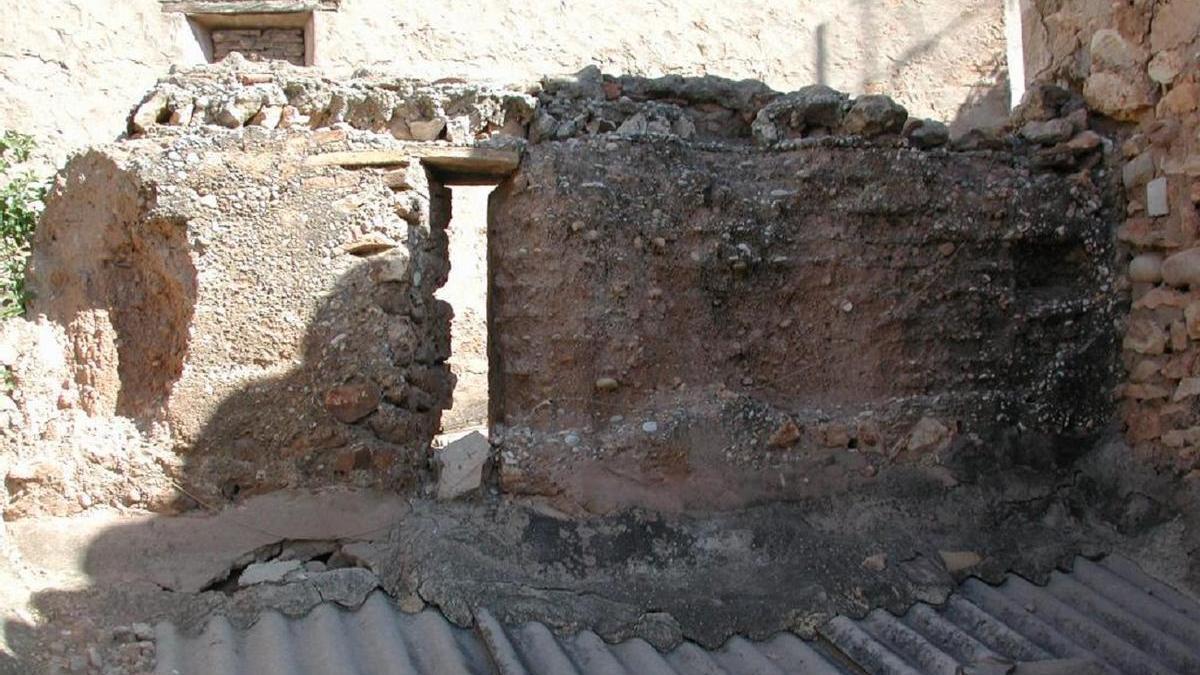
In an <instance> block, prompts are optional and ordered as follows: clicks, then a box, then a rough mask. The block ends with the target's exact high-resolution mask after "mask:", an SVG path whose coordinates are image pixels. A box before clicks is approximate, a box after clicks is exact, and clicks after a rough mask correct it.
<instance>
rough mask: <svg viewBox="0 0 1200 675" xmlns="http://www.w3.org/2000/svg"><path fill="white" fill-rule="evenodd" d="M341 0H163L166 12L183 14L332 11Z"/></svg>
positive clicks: (163, 7)
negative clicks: (237, 0) (240, 0)
mask: <svg viewBox="0 0 1200 675" xmlns="http://www.w3.org/2000/svg"><path fill="white" fill-rule="evenodd" d="M339 2H341V0H247V1H245V2H234V1H231V0H163V2H162V10H163V11H164V12H182V13H183V14H278V13H291V12H314V11H332V10H336V9H337V8H338V3H339Z"/></svg>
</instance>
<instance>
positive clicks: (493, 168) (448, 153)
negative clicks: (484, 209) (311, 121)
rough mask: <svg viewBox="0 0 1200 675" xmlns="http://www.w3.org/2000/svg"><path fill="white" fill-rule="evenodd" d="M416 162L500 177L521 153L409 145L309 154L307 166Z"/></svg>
mask: <svg viewBox="0 0 1200 675" xmlns="http://www.w3.org/2000/svg"><path fill="white" fill-rule="evenodd" d="M413 160H418V161H420V162H421V163H422V164H424V165H425V166H428V167H431V168H434V169H437V170H439V171H442V172H446V173H449V174H463V175H470V176H492V177H496V178H503V177H504V176H507V175H508V174H510V173H512V172H513V171H515V170H516V168H517V165H518V164H520V162H521V153H519V152H517V151H516V150H497V149H494V148H461V147H453V146H445V145H428V146H409V147H407V148H404V149H402V150H352V151H349V152H326V153H323V154H320V155H310V156H308V157H307V158H305V160H304V163H305V164H307V165H308V166H344V167H347V168H360V167H368V166H382V167H399V166H408V165H409V164H410V163H412V161H413Z"/></svg>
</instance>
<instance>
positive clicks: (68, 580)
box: [8, 490, 409, 592]
mask: <svg viewBox="0 0 1200 675" xmlns="http://www.w3.org/2000/svg"><path fill="white" fill-rule="evenodd" d="M408 510H409V507H408V505H407V503H406V501H405V500H404V499H403V498H402V497H400V496H398V495H392V494H386V493H382V492H376V491H350V490H326V491H320V492H310V491H303V490H298V491H280V492H275V493H271V494H268V495H263V496H260V497H253V498H250V499H247V500H246V501H245V502H243V503H242V504H239V505H237V506H234V507H230V508H228V509H225V510H223V511H221V512H220V513H217V514H195V515H186V516H177V517H172V518H164V517H161V516H153V515H149V514H141V515H132V516H131V515H122V514H118V513H116V512H113V511H98V512H97V513H94V514H89V515H87V516H84V517H75V518H36V519H24V520H17V521H13V522H11V523H8V529H9V533H10V535H11V541H12V542H13V543H14V544H15V545H16V547H17V549H18V550H19V551H20V554H21V555H22V556H23V557H24V559H25V560H26V561H27V562H28V563H29V564H31V565H33V566H35V567H39V568H41V569H43V570H45V571H46V575H45V576H46V578H53V579H54V583H55V585H56V586H58V587H59V588H65V589H71V588H83V587H87V586H89V585H95V584H112V583H118V584H119V583H122V582H126V581H131V580H137V581H150V582H153V583H155V584H157V585H159V586H162V587H163V588H167V589H170V590H174V591H183V592H197V591H200V590H201V589H203V588H205V587H206V586H208V585H209V584H210V583H212V582H213V581H216V580H219V579H222V578H224V577H225V576H226V575H227V574H228V573H229V570H230V568H231V567H232V565H233V563H234V561H236V560H237V559H238V558H239V557H241V556H242V555H244V554H245V553H247V552H250V551H254V550H255V549H258V548H260V547H262V546H266V545H268V544H271V543H275V542H279V541H282V540H286V539H294V540H303V539H313V540H339V539H342V540H346V539H353V540H364V539H370V538H373V537H382V536H383V535H384V534H386V532H387V530H388V528H390V527H392V526H394V525H395V524H396V523H397V522H398V521H400V520H401V519H402V518H403V517H404V515H405V514H406V513H408Z"/></svg>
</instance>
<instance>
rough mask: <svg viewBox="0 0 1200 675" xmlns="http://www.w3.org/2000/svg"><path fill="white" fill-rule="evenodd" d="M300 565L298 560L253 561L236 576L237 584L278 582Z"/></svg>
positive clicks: (249, 584) (248, 584)
mask: <svg viewBox="0 0 1200 675" xmlns="http://www.w3.org/2000/svg"><path fill="white" fill-rule="evenodd" d="M300 567H301V563H300V561H299V560H272V561H271V562H262V563H254V564H253V565H250V566H249V567H247V568H246V569H245V570H243V571H242V573H241V575H240V576H239V577H238V586H253V585H254V584H267V583H279V582H281V581H283V580H284V577H286V576H287V575H288V574H289V573H291V572H295V571H297V570H299V569H300Z"/></svg>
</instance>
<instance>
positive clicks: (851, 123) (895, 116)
mask: <svg viewBox="0 0 1200 675" xmlns="http://www.w3.org/2000/svg"><path fill="white" fill-rule="evenodd" d="M907 119H908V111H907V110H905V109H904V106H902V105H900V104H899V103H896V102H895V101H893V100H892V99H891V98H889V97H887V96H882V95H878V94H871V95H867V96H860V97H859V98H858V100H856V101H855V102H854V105H853V106H851V108H850V111H849V112H847V113H846V117H845V119H844V120H843V121H842V128H843V129H844V130H845V131H847V132H849V133H852V134H860V135H862V136H866V137H867V138H870V137H872V136H880V135H883V134H898V133H900V131H901V130H902V129H903V128H904V122H905V120H907Z"/></svg>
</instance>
